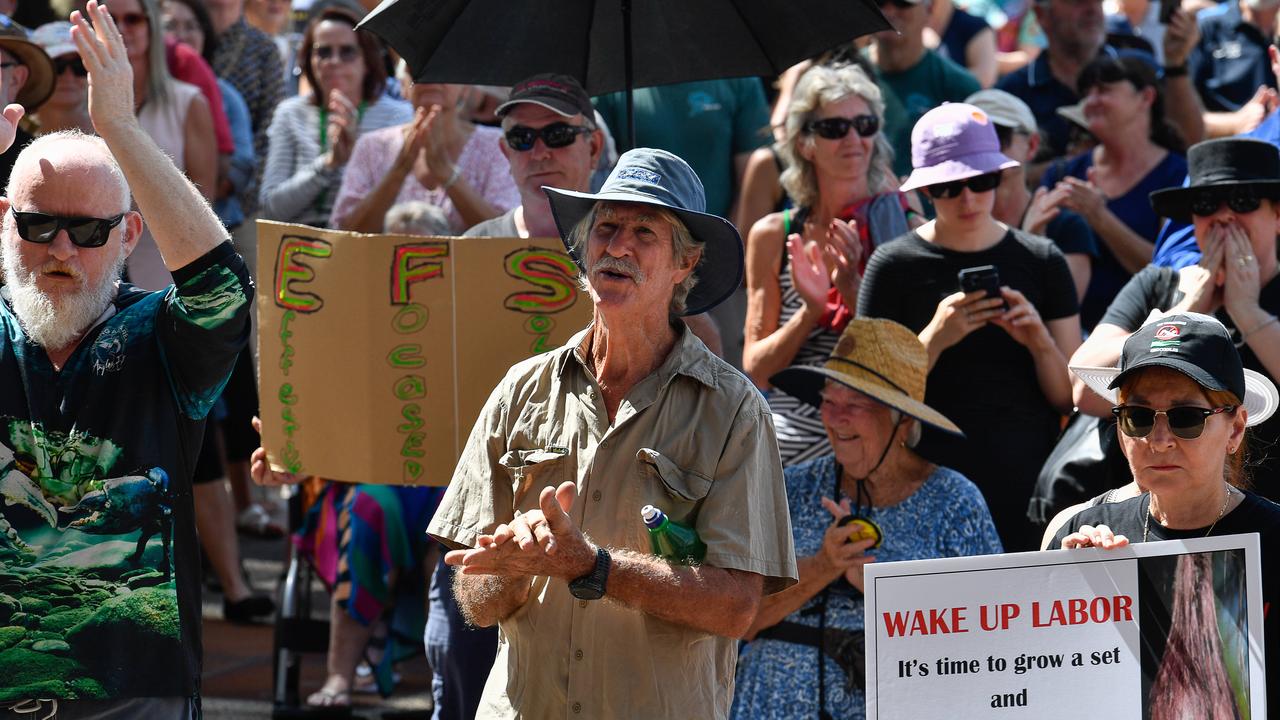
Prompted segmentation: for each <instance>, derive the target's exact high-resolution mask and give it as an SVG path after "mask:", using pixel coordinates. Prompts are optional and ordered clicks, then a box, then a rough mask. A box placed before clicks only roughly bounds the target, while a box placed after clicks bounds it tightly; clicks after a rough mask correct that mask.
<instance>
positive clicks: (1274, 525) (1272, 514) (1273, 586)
mask: <svg viewBox="0 0 1280 720" xmlns="http://www.w3.org/2000/svg"><path fill="white" fill-rule="evenodd" d="M1150 497H1151V496H1150V495H1148V494H1146V493H1144V494H1142V495H1139V496H1138V497H1136V498H1129V499H1128V500H1124V501H1122V502H1118V503H1102V504H1101V505H1097V506H1095V507H1090V508H1085V509H1084V510H1081V511H1080V512H1079V514H1077V515H1076V516H1075V517H1073V518H1071V519H1070V520H1068V521H1067V523H1066V524H1065V525H1063V526H1062V528H1061V529H1059V530H1058V534H1057V535H1055V536H1054V538H1053V542H1052V543H1051V544H1050V545H1049V547H1050V548H1060V547H1062V538H1064V537H1066V536H1067V535H1070V534H1071V533H1073V532H1076V531H1077V530H1079V529H1080V527H1081V526H1083V525H1099V524H1102V525H1106V526H1107V527H1109V528H1111V529H1112V530H1113V531H1115V533H1116V534H1118V535H1124V536H1125V537H1127V538H1129V542H1131V543H1137V542H1142V541H1143V538H1142V536H1143V526H1144V522H1143V520H1144V518H1145V517H1146V516H1147V514H1148V513H1149V512H1150V510H1149V508H1150ZM1145 526H1146V528H1147V540H1148V541H1150V542H1156V541H1158V540H1189V539H1192V538H1202V537H1206V536H1213V537H1221V536H1223V535H1236V534H1240V533H1258V536H1259V541H1258V544H1259V546H1260V548H1261V550H1262V552H1261V561H1262V562H1261V565H1262V605H1263V629H1262V635H1263V642H1264V643H1265V645H1266V666H1267V687H1266V688H1265V691H1266V693H1267V708H1268V710H1270V709H1271V708H1273V707H1275V703H1277V702H1280V673H1277V672H1276V670H1275V669H1276V668H1277V667H1280V619H1277V617H1276V603H1277V602H1280V568H1278V567H1277V563H1280V506H1277V505H1276V504H1275V503H1273V502H1271V501H1269V500H1266V499H1265V498H1262V497H1259V496H1257V495H1255V494H1253V493H1251V492H1247V491H1246V492H1245V497H1244V501H1243V502H1241V503H1240V504H1239V505H1237V506H1236V508H1235V509H1234V510H1232V511H1231V512H1229V513H1227V514H1226V515H1224V516H1222V519H1220V520H1218V521H1217V523H1215V524H1214V525H1213V526H1212V527H1208V528H1196V529H1194V530H1173V529H1170V528H1166V527H1164V526H1163V525H1161V524H1160V523H1158V522H1155V521H1154V520H1152V521H1148V522H1146V523H1145ZM1152 559H1153V560H1154V558H1152ZM1171 570H1172V568H1171ZM1162 574H1163V575H1165V576H1167V577H1172V575H1173V573H1172V572H1167V573H1162ZM1139 582H1140V583H1144V582H1150V580H1149V579H1148V578H1146V577H1144V576H1143V575H1141V574H1140V575H1139ZM1151 590H1153V591H1154V590H1156V588H1155V586H1151ZM1139 592H1143V593H1145V592H1146V591H1145V590H1144V589H1143V588H1142V586H1141V585H1140V586H1139ZM1144 596H1145V594H1144ZM1159 596H1160V594H1156V597H1159ZM1141 608H1142V609H1141V612H1142V617H1141V618H1140V620H1139V622H1140V623H1141V624H1142V626H1143V628H1144V629H1145V628H1146V627H1148V625H1149V624H1150V625H1154V626H1155V627H1165V628H1167V627H1168V626H1169V624H1170V617H1169V614H1168V613H1167V612H1164V611H1163V610H1164V605H1163V603H1158V602H1156V603H1148V602H1145V601H1144V602H1143V603H1141ZM1153 610H1154V611H1156V612H1154V613H1153V612H1152V611H1153ZM1167 636H1168V633H1167V632H1163V633H1162V632H1156V633H1151V634H1148V633H1146V632H1143V634H1142V639H1143V641H1144V642H1143V643H1142V648H1141V650H1142V659H1141V663H1142V690H1143V693H1142V696H1143V697H1147V696H1148V695H1149V689H1150V686H1151V682H1152V680H1154V678H1155V673H1156V669H1157V668H1159V667H1160V659H1161V657H1162V656H1163V655H1164V652H1165V645H1164V643H1163V639H1164V638H1165V637H1167ZM1149 637H1151V638H1153V639H1157V640H1156V642H1154V643H1152V642H1147V640H1148V638H1149ZM1262 689H1263V688H1257V689H1254V688H1250V690H1251V691H1254V692H1256V691H1258V690H1262Z"/></svg>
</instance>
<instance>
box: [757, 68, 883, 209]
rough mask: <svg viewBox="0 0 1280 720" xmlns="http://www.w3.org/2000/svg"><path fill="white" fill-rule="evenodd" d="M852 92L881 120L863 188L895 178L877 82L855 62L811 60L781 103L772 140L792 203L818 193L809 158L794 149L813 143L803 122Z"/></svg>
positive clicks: (801, 203) (875, 188) (878, 187)
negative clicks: (783, 111) (779, 130)
mask: <svg viewBox="0 0 1280 720" xmlns="http://www.w3.org/2000/svg"><path fill="white" fill-rule="evenodd" d="M854 96H856V97H860V98H862V99H863V100H864V101H865V102H866V103H867V105H869V106H870V107H871V112H872V113H874V114H875V116H876V117H877V118H878V119H879V120H880V125H881V131H880V132H878V133H876V137H875V142H874V144H873V146H872V150H871V162H870V163H869V164H868V166H867V189H868V191H869V192H872V193H875V192H881V191H883V190H886V189H889V188H890V187H891V186H892V185H894V184H896V183H895V182H894V177H893V170H892V168H891V164H892V162H893V148H892V147H891V146H890V145H889V140H888V139H887V138H886V137H885V135H884V127H883V126H884V98H883V96H882V95H881V93H880V88H879V87H878V86H877V85H876V84H875V82H874V81H873V80H872V79H871V78H870V77H868V76H867V73H866V72H864V71H863V69H862V68H860V67H858V66H857V65H815V66H813V67H811V68H809V69H808V70H807V71H806V72H805V73H804V75H802V76H800V81H799V82H798V83H796V88H795V91H794V92H793V93H792V95H791V104H790V105H788V106H787V121H786V124H785V126H784V130H783V137H782V139H781V140H779V141H778V142H777V144H775V145H774V150H775V151H776V152H777V153H778V155H779V156H781V157H782V163H783V165H785V166H786V169H785V170H783V171H782V176H781V178H780V182H781V183H782V188H783V189H784V190H786V191H787V195H788V196H790V198H791V199H792V201H794V202H795V204H796V205H797V206H798V207H811V206H812V205H813V203H814V202H815V201H816V200H817V199H818V176H817V173H816V172H815V171H814V167H813V162H811V161H809V160H807V159H805V157H804V154H803V153H802V152H801V151H800V148H801V147H803V146H805V145H808V146H810V147H812V146H813V135H811V134H810V133H808V132H806V131H805V125H807V124H808V123H809V122H810V121H812V120H813V119H814V118H815V115H816V114H817V112H818V108H820V107H821V106H823V105H828V104H831V103H835V102H840V101H841V100H843V99H845V98H847V97H854Z"/></svg>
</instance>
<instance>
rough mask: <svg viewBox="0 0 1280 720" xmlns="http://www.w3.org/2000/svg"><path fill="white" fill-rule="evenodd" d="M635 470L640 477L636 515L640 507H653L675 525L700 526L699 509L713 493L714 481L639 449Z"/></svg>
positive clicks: (658, 454)
mask: <svg viewBox="0 0 1280 720" xmlns="http://www.w3.org/2000/svg"><path fill="white" fill-rule="evenodd" d="M636 469H637V472H638V473H639V475H640V482H639V484H638V485H639V493H640V498H639V503H638V504H637V505H636V513H637V516H638V515H639V512H640V508H641V507H643V506H645V505H653V506H655V507H658V508H661V509H662V511H663V512H665V513H666V514H667V517H669V518H671V519H672V520H675V521H676V522H680V523H684V524H685V525H688V526H689V527H696V526H697V520H698V509H699V508H700V507H701V506H702V501H703V499H704V498H706V497H707V493H709V492H711V478H709V477H707V476H706V475H703V474H702V473H699V472H697V471H695V470H690V469H687V468H683V467H680V466H679V465H677V464H675V462H673V461H672V460H671V458H669V457H667V456H666V455H663V454H662V453H660V452H658V451H657V450H653V449H651V448H640V450H639V451H637V452H636Z"/></svg>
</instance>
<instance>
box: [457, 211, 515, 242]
mask: <svg viewBox="0 0 1280 720" xmlns="http://www.w3.org/2000/svg"><path fill="white" fill-rule="evenodd" d="M517 209H518V208H511V209H510V210H508V211H506V212H504V213H502V214H501V215H499V216H498V217H496V218H489V219H488V220H483V221H481V222H478V223H476V224H475V225H472V226H471V227H470V228H468V229H467V231H466V232H464V233H462V235H463V237H502V238H513V237H520V228H518V227H516V210H517Z"/></svg>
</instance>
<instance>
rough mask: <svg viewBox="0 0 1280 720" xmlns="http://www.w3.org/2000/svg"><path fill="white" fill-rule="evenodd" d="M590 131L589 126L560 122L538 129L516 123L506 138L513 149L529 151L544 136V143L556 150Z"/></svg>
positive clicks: (570, 143)
mask: <svg viewBox="0 0 1280 720" xmlns="http://www.w3.org/2000/svg"><path fill="white" fill-rule="evenodd" d="M590 132H591V128H588V127H583V126H581V125H570V124H569V123H562V122H558V123H551V124H550V125H547V126H545V127H541V128H537V129H535V128H531V127H525V126H524V125H516V126H514V127H512V128H511V129H510V130H508V131H507V133H506V138H507V144H508V145H510V146H511V149H512V150H515V151H517V152H528V151H529V150H532V149H533V144H534V143H536V142H537V141H538V138H542V143H543V144H544V145H546V146H547V147H549V148H551V149H552V150H554V149H556V148H562V147H567V146H569V145H572V144H573V141H574V140H576V139H577V138H578V136H579V135H587V134H589V133H590Z"/></svg>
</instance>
